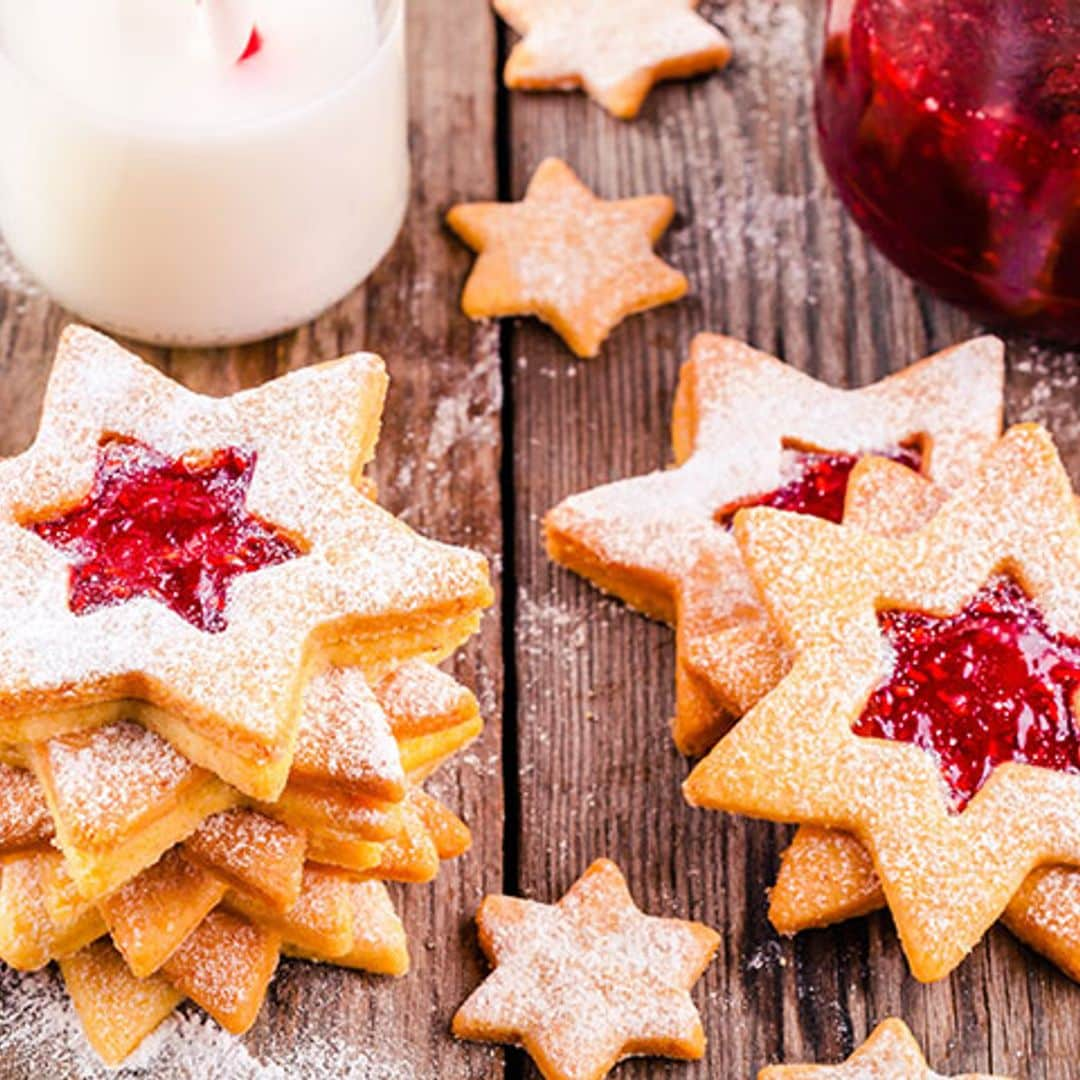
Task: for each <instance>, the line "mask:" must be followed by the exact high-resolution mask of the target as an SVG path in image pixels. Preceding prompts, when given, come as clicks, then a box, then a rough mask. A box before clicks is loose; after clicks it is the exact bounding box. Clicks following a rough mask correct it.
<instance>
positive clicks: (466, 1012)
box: [453, 859, 719, 1080]
mask: <svg viewBox="0 0 1080 1080" xmlns="http://www.w3.org/2000/svg"><path fill="white" fill-rule="evenodd" d="M477 925H478V930H479V934H480V943H481V946H482V948H483V950H484V952H485V954H486V955H487V957H488V959H489V960H490V961H491V963H492V964H493V965H494V971H493V972H492V973H491V975H489V976H488V978H487V979H486V980H485V981H484V982H483V983H481V985H480V986H479V987H478V988H477V989H476V990H475V991H474V992H473V994H472V995H471V996H470V998H469V999H468V1000H467V1001H466V1002H465V1004H464V1005H462V1007H461V1008H460V1009H459V1010H458V1012H457V1014H456V1016H455V1017H454V1021H453V1031H454V1034H455V1035H457V1036H458V1037H459V1038H467V1039H476V1040H480V1041H486V1042H509V1043H518V1044H521V1045H522V1046H524V1047H525V1049H526V1050H527V1051H528V1052H529V1054H530V1055H531V1056H532V1057H533V1059H534V1060H535V1061H536V1062H537V1064H538V1066H539V1067H540V1069H541V1071H542V1072H543V1073H544V1075H545V1076H546V1077H548V1078H549V1080H599V1078H600V1077H603V1076H605V1075H606V1074H607V1073H608V1071H609V1070H610V1069H611V1068H613V1067H614V1066H615V1064H617V1062H618V1061H620V1060H621V1059H622V1058H623V1057H625V1056H628V1055H630V1054H652V1055H664V1056H668V1057H676V1058H699V1057H701V1055H702V1053H703V1052H704V1041H705V1040H704V1031H703V1029H702V1026H701V1020H700V1017H699V1016H698V1013H697V1010H696V1009H695V1008H694V1005H693V1002H692V1001H691V999H690V994H689V991H690V989H691V987H692V986H693V985H694V983H695V982H696V981H697V980H698V978H699V977H700V976H701V974H702V972H703V971H704V970H705V968H706V967H707V966H708V964H709V962H710V961H711V959H712V957H713V955H714V953H715V951H716V948H717V946H718V944H719V936H718V935H717V934H716V933H715V932H714V931H712V930H710V929H709V928H708V927H705V926H702V925H701V924H699V923H691V922H685V921H683V920H679V919H661V918H656V917H653V916H649V915H645V914H643V913H642V912H641V911H640V910H639V909H638V908H637V906H636V905H635V904H634V902H633V900H632V898H631V896H630V893H629V890H628V889H627V887H626V881H625V879H624V878H623V876H622V873H621V872H620V870H619V869H618V867H617V866H615V864H614V863H612V862H610V861H608V860H606V859H601V860H598V861H597V862H595V863H593V865H592V866H590V867H589V869H588V870H587V871H586V872H585V873H584V874H583V875H582V877H581V878H579V879H578V881H577V882H576V883H575V884H574V885H573V886H572V887H571V889H570V891H569V892H568V893H567V894H566V895H565V896H564V897H563V898H562V899H561V900H559V901H558V902H557V903H556V904H553V905H548V904H540V903H536V902H533V901H528V900H519V899H516V898H512V897H501V896H496V897H488V898H486V899H485V901H484V902H483V904H482V905H481V907H480V910H479V912H478V914H477Z"/></svg>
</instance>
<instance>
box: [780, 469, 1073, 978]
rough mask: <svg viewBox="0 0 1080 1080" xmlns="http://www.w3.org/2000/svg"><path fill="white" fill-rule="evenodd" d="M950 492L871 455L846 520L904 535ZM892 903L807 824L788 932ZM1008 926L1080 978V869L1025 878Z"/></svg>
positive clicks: (784, 902) (853, 853)
mask: <svg viewBox="0 0 1080 1080" xmlns="http://www.w3.org/2000/svg"><path fill="white" fill-rule="evenodd" d="M945 500H946V495H945V493H944V492H943V491H942V490H941V489H940V488H938V487H936V486H935V485H933V484H931V483H930V482H929V481H927V480H925V479H923V478H921V477H919V476H916V475H915V474H914V473H912V472H911V471H910V470H908V469H904V468H901V467H900V466H898V465H896V464H894V463H892V462H889V461H886V460H884V459H883V458H868V459H867V460H866V461H863V462H860V463H859V465H858V466H857V467H856V469H855V470H854V472H853V473H852V477H851V483H850V485H849V487H848V495H847V502H846V505H845V513H844V522H845V524H848V525H851V526H852V527H854V528H859V529H863V530H865V531H866V532H873V533H877V534H879V535H883V536H884V535H889V536H899V535H902V534H904V533H907V532H913V531H914V530H915V529H917V528H919V527H920V526H922V525H924V524H926V522H927V521H929V520H930V519H931V518H932V517H933V515H934V514H935V513H936V512H937V511H938V510H939V509H940V508H941V506H942V504H943V503H944V502H945ZM884 906H885V894H884V893H883V892H882V890H881V884H880V882H879V881H878V878H877V874H876V873H875V872H874V861H873V859H872V858H871V856H870V853H869V852H868V851H867V850H866V849H865V848H864V847H863V846H862V844H860V843H859V841H858V840H857V839H856V838H855V837H854V836H852V835H850V834H849V833H845V832H840V831H837V830H835V829H821V828H816V827H814V826H808V825H804V826H802V827H801V828H800V829H799V830H798V832H796V834H795V837H794V838H793V840H792V842H791V845H790V847H788V849H787V850H786V851H785V852H784V854H783V856H782V857H781V862H780V873H779V875H778V877H777V880H776V884H775V886H774V887H773V888H772V890H771V891H770V894H769V920H770V921H771V922H772V924H773V926H774V927H776V929H777V930H778V931H779V932H780V933H784V934H795V933H798V932H800V931H801V930H806V929H810V928H812V927H820V926H831V925H833V924H834V923H837V922H841V921H843V920H845V919H849V918H856V917H858V916H860V915H865V914H868V913H869V912H871V911H875V910H877V909H878V908H881V907H884ZM1002 922H1003V923H1004V924H1005V925H1006V926H1007V927H1008V928H1009V929H1010V930H1011V931H1012V932H1013V933H1014V934H1015V935H1016V936H1017V937H1018V938H1020V939H1021V940H1022V941H1024V942H1026V943H1027V944H1028V945H1030V946H1031V947H1032V948H1033V949H1036V950H1038V951H1039V952H1041V953H1042V954H1043V955H1044V956H1046V957H1047V958H1049V959H1050V960H1052V961H1053V962H1054V963H1055V964H1057V965H1058V967H1060V968H1061V969H1062V970H1063V971H1064V972H1065V973H1066V974H1067V975H1069V976H1070V977H1071V978H1073V979H1078V980H1080V870H1077V869H1074V868H1073V867H1066V866H1050V867H1042V868H1040V869H1039V870H1035V871H1033V872H1032V873H1031V874H1029V875H1028V877H1027V878H1026V879H1025V881H1024V884H1023V886H1022V887H1021V888H1020V890H1019V892H1017V894H1016V895H1015V896H1014V897H1013V898H1012V900H1011V901H1010V902H1009V906H1008V907H1007V908H1006V909H1005V913H1004V915H1002Z"/></svg>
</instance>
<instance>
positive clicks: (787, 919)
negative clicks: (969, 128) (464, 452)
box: [545, 335, 1080, 980]
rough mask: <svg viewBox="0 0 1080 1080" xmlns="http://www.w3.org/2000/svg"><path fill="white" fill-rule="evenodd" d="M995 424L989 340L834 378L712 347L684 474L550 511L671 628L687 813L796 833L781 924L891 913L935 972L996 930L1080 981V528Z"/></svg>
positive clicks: (778, 916)
mask: <svg viewBox="0 0 1080 1080" xmlns="http://www.w3.org/2000/svg"><path fill="white" fill-rule="evenodd" d="M1001 417H1002V348H1001V344H1000V342H997V341H996V340H995V339H992V338H980V339H977V340H974V341H971V342H967V343H966V344H963V345H959V346H956V347H954V348H952V349H948V350H946V351H945V352H943V353H939V354H937V355H935V356H933V357H930V358H928V359H926V360H923V361H921V362H920V363H917V364H915V365H913V366H911V367H909V368H907V369H906V370H904V371H901V372H900V373H898V374H896V375H894V376H892V377H890V378H888V379H886V380H884V381H883V382H881V383H878V384H875V385H873V386H868V387H866V388H863V389H860V390H840V389H836V388H833V387H831V386H828V385H824V384H822V383H819V382H816V381H815V380H813V379H811V378H809V377H807V376H806V375H804V374H802V373H800V372H797V371H795V370H794V369H792V368H789V367H787V366H786V365H784V364H782V363H780V362H779V361H778V360H776V359H774V358H772V357H769V356H766V355H765V354H762V353H760V352H757V351H756V350H753V349H751V348H749V347H747V346H746V345H743V344H742V343H740V342H736V341H733V340H731V339H729V338H723V337H718V336H712V335H703V336H702V337H700V338H698V339H697V341H695V343H694V346H693V350H692V356H691V359H690V361H689V363H688V364H687V365H686V366H685V368H684V369H683V373H682V378H681V381H680V385H679V389H678V393H677V395H676V400H675V423H674V446H675V455H676V467H675V468H673V469H669V470H666V471H663V472H656V473H652V474H649V475H647V476H642V477H637V478H634V479H629V480H623V481H619V482H616V483H614V484H608V485H605V486H603V487H600V488H596V489H594V490H592V491H587V492H584V493H582V494H579V495H574V496H571V497H570V498H568V499H567V500H566V501H564V502H563V503H562V504H561V505H559V506H558V507H556V508H555V509H554V510H553V511H551V513H550V514H549V515H548V516H547V519H546V522H545V528H546V541H547V545H548V550H549V552H550V554H551V555H552V557H553V558H555V559H556V560H558V561H559V562H561V563H563V564H565V565H567V566H569V567H570V568H572V569H574V570H576V571H578V572H579V573H581V574H583V575H585V576H587V577H588V578H590V579H591V580H593V581H594V582H595V583H596V584H598V585H599V586H601V587H602V588H604V589H606V590H608V591H611V592H613V593H616V594H617V595H619V596H621V597H622V598H624V599H625V600H626V601H627V602H629V603H630V604H631V605H633V606H634V607H636V608H638V609H640V610H642V611H644V612H645V613H647V614H649V615H652V616H654V617H658V618H661V619H664V620H666V621H669V622H671V623H673V624H674V625H675V628H676V643H677V669H676V670H677V676H676V709H675V721H674V735H675V740H676V742H677V744H678V746H679V748H680V749H682V750H683V751H684V752H686V753H688V754H693V755H700V754H706V753H707V755H708V756H707V757H705V760H704V761H702V762H700V763H699V764H698V765H697V767H696V768H695V769H694V771H693V772H692V773H691V775H690V778H689V780H688V782H687V784H686V795H687V797H688V799H689V800H690V802H691V803H693V804H695V805H700V806H705V807H709V808H713V809H720V810H727V811H731V812H737V813H742V814H747V815H751V816H756V817H762V818H766V819H770V820H773V821H779V822H787V823H792V824H797V825H800V826H802V828H801V830H800V831H799V832H798V833H797V834H796V836H795V839H794V843H793V845H792V847H791V848H790V849H789V851H788V852H787V853H786V855H785V857H784V860H783V865H782V868H781V873H780V877H779V880H778V883H777V886H776V888H775V889H774V891H773V894H772V901H771V903H772V906H771V911H770V915H771V918H772V921H773V923H774V925H775V926H776V927H777V929H779V930H780V931H782V932H788V933H790V932H795V931H797V930H800V929H803V928H806V927H811V926H823V925H828V924H830V923H833V922H836V921H838V920H841V919H844V918H848V917H851V916H855V915H860V914H864V913H866V912H868V911H871V910H873V909H875V908H878V907H882V906H886V905H887V906H888V908H889V910H890V912H891V914H892V916H893V918H894V920H895V922H896V925H897V929H898V931H899V935H900V939H901V943H902V945H903V947H904V949H905V952H906V954H907V957H908V960H909V963H910V965H911V969H912V972H913V973H914V974H915V975H916V977H918V978H920V979H923V980H933V979H938V978H941V977H943V976H945V975H947V974H948V973H949V972H950V971H951V970H953V968H955V966H956V965H957V964H959V963H960V962H961V961H962V960H963V958H964V957H965V956H966V955H967V953H968V952H969V951H970V950H971V949H972V948H973V947H974V946H975V945H976V944H977V943H978V941H979V940H980V939H981V937H982V936H983V934H984V933H985V931H986V930H987V929H988V928H989V927H990V926H991V925H992V924H993V923H994V922H995V921H996V920H997V919H999V918H1001V919H1002V920H1003V921H1004V922H1005V923H1006V925H1007V926H1008V927H1009V928H1010V929H1011V930H1013V931H1014V932H1015V933H1016V934H1017V935H1018V936H1019V937H1021V938H1022V939H1023V940H1024V941H1026V942H1027V943H1029V944H1031V945H1032V946H1034V947H1035V948H1037V949H1039V950H1040V951H1042V952H1043V953H1045V954H1046V955H1047V956H1048V957H1049V958H1050V959H1052V960H1053V961H1054V962H1055V963H1057V964H1058V965H1059V966H1060V967H1062V969H1063V970H1065V971H1066V972H1067V973H1068V974H1070V975H1073V976H1074V977H1078V976H1080V949H1078V947H1077V942H1078V941H1080V918H1078V915H1077V913H1078V912H1080V824H1078V822H1080V516H1078V510H1077V502H1076V499H1075V496H1074V493H1073V489H1072V487H1071V485H1070V482H1069V477H1068V475H1067V473H1066V470H1065V469H1064V467H1063V465H1062V463H1061V461H1060V459H1059V457H1058V454H1057V450H1056V448H1055V446H1054V443H1053V440H1052V439H1051V437H1050V435H1049V434H1048V433H1047V432H1046V431H1044V430H1042V429H1041V428H1038V427H1034V426H1031V425H1026V426H1025V425H1021V426H1019V427H1015V428H1013V429H1011V430H1009V431H1007V432H1006V433H1005V434H1004V435H1002V434H1001Z"/></svg>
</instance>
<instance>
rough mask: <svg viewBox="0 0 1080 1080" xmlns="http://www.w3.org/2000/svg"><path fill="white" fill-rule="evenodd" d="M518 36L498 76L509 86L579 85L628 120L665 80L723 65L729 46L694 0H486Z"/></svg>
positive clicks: (561, 87)
mask: <svg viewBox="0 0 1080 1080" xmlns="http://www.w3.org/2000/svg"><path fill="white" fill-rule="evenodd" d="M494 6H495V9H496V11H497V12H498V13H499V15H501V16H502V18H503V19H505V20H506V21H507V22H508V23H509V24H510V25H511V26H512V27H513V28H514V29H515V30H516V31H518V33H520V34H521V35H522V40H521V41H519V42H518V43H517V44H516V45H515V47H514V49H513V50H512V51H511V53H510V57H509V59H508V60H507V64H506V68H505V71H504V75H503V77H504V81H505V82H506V85H507V86H508V87H510V88H511V89H525V90H569V89H576V88H579V87H580V88H583V89H584V90H585V91H586V92H587V93H588V94H589V95H590V96H591V97H592V98H593V99H594V100H595V101H597V102H598V103H599V104H600V105H602V106H603V107H604V108H605V109H607V110H608V112H610V113H611V114H612V115H613V116H615V117H617V118H619V119H622V120H632V119H634V117H636V116H637V115H638V113H639V112H640V111H641V107H642V105H643V104H644V102H645V99H646V98H647V97H648V95H649V93H650V91H651V90H652V89H653V87H654V86H655V85H656V84H657V83H658V82H662V81H665V80H668V79H678V78H687V77H689V76H692V75H699V74H703V73H704V72H707V71H713V70H716V69H718V68H722V67H724V66H725V65H726V64H727V62H728V61H729V60H730V59H731V46H730V44H729V42H728V40H727V38H725V37H724V35H723V34H722V33H721V32H720V31H719V30H718V29H717V28H716V27H715V26H713V25H712V24H711V23H710V22H708V21H707V20H706V19H704V18H702V17H701V15H699V14H698V13H697V11H696V10H695V9H696V8H697V0H629V2H628V0H585V2H584V3H581V2H578V0H494Z"/></svg>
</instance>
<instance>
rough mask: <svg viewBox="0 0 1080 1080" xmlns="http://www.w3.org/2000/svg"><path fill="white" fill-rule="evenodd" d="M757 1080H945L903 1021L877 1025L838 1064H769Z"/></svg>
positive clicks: (979, 1077) (979, 1076)
mask: <svg viewBox="0 0 1080 1080" xmlns="http://www.w3.org/2000/svg"><path fill="white" fill-rule="evenodd" d="M758 1080H946V1078H945V1077H943V1076H941V1075H939V1074H938V1073H936V1072H934V1071H933V1069H931V1068H930V1066H929V1065H928V1064H927V1063H926V1058H925V1057H923V1052H922V1050H921V1049H920V1048H919V1044H918V1043H917V1042H916V1041H915V1036H914V1035H912V1034H911V1031H910V1030H909V1028H908V1026H907V1024H905V1023H904V1022H903V1020H897V1019H895V1018H893V1019H890V1020H885V1021H883V1022H882V1023H880V1024H879V1025H878V1026H877V1027H876V1028H875V1029H874V1031H873V1033H872V1034H871V1036H870V1038H869V1039H867V1040H866V1042H864V1043H863V1044H862V1046H860V1047H859V1049H858V1050H856V1051H855V1053H854V1054H852V1055H851V1057H849V1058H848V1059H847V1061H845V1062H844V1063H843V1064H842V1065H770V1066H769V1067H768V1068H766V1069H762V1070H761V1072H759V1073H758ZM953 1080H1005V1078H1003V1077H997V1078H995V1077H993V1076H987V1075H986V1074H985V1073H964V1074H963V1076H956V1077H954V1078H953Z"/></svg>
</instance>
